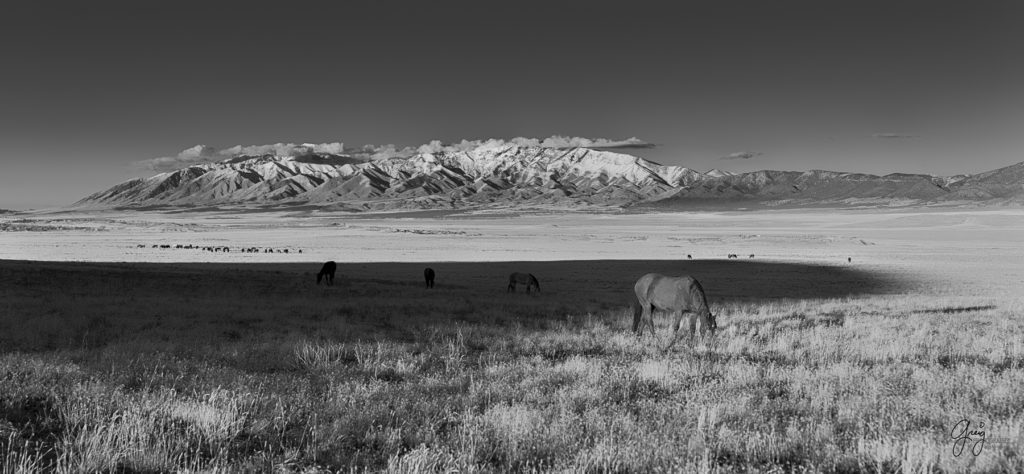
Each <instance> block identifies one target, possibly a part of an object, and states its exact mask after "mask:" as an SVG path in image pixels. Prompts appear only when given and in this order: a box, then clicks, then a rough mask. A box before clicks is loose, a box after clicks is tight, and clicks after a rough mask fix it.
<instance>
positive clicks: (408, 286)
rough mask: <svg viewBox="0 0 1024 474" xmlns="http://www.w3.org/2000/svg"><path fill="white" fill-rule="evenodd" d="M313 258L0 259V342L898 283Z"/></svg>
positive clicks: (64, 344)
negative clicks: (656, 289) (671, 282)
mask: <svg viewBox="0 0 1024 474" xmlns="http://www.w3.org/2000/svg"><path fill="white" fill-rule="evenodd" d="M322 263H323V262H309V263H287V264H272V263H254V264H204V263H173V264H159V263H82V262H31V261H0V299H2V301H4V304H5V307H6V308H7V311H4V312H3V313H0V351H4V350H52V349H57V348H90V347H98V346H104V345H106V344H108V343H110V342H114V341H120V342H125V341H132V342H133V343H142V342H145V341H150V342H158V343H173V342H175V341H181V340H183V339H185V340H188V341H189V343H195V344H199V345H206V344H218V343H236V342H242V341H247V340H249V341H251V340H253V339H254V338H257V339H260V340H286V339H288V338H289V337H296V338H308V337H322V338H330V339H335V340H351V339H390V340H405V341H411V340H416V339H417V338H418V337H422V334H423V331H429V330H431V328H436V327H450V326H451V324H452V323H465V324H483V325H491V326H496V327H505V326H510V325H516V326H520V327H527V328H533V329H539V330H543V329H545V328H548V327H551V325H552V324H558V323H559V322H562V323H564V322H565V321H566V318H567V317H573V316H576V315H586V314H598V313H603V314H609V313H610V314H615V312H619V311H622V314H623V320H622V323H621V324H622V327H623V328H625V327H627V326H628V324H629V322H628V321H626V319H627V317H626V315H625V314H626V313H625V311H624V310H625V309H626V308H627V307H628V305H629V303H630V300H631V298H632V288H633V284H634V283H635V282H636V280H637V279H638V278H639V277H640V276H642V275H644V274H645V273H649V272H657V273H663V274H666V275H691V276H693V277H695V278H697V279H698V280H699V281H700V282H701V283H702V284H703V286H704V288H705V290H706V292H707V296H708V299H709V300H710V301H709V302H710V303H711V305H712V306H714V305H717V304H723V303H730V302H755V303H756V302H758V301H769V300H778V299H822V298H839V297H848V296H859V295H873V294H892V293H899V292H901V291H904V290H905V289H906V288H907V286H906V285H905V284H904V282H901V281H900V280H898V279H896V278H894V277H892V276H889V275H882V274H874V273H870V272H867V271H863V270H860V269H858V268H856V267H853V266H847V265H811V264H801V263H783V262H768V261H725V260H710V261H692V260H685V261H678V260H580V261H549V262H468V263H466V262H431V263H388V262H383V263H339V264H338V270H337V275H336V279H335V285H334V286H324V285H320V286H317V285H316V273H317V272H318V271H319V269H320V266H321V264H322ZM427 266H430V267H431V268H433V269H434V270H435V271H436V272H437V277H436V286H435V288H433V289H426V288H424V281H423V269H424V267H427ZM517 271H518V272H528V273H532V274H534V275H536V276H537V278H538V279H539V281H540V288H541V293H539V294H538V293H536V292H534V293H531V294H529V295H527V294H525V293H523V288H522V287H520V288H519V289H518V292H517V293H515V294H509V293H507V292H506V288H507V285H508V275H509V274H510V273H512V272H517ZM257 362H258V363H261V364H262V363H271V364H272V363H273V361H257ZM254 363H256V362H254Z"/></svg>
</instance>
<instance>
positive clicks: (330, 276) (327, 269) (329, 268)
mask: <svg viewBox="0 0 1024 474" xmlns="http://www.w3.org/2000/svg"><path fill="white" fill-rule="evenodd" d="M337 269H338V265H337V264H336V263H334V261H333V260H332V261H329V262H327V263H325V264H324V266H322V267H320V273H317V274H316V284H317V285H319V284H320V280H323V279H324V277H326V280H327V281H326V282H325V283H327V284H328V285H333V284H334V272H335V270H337Z"/></svg>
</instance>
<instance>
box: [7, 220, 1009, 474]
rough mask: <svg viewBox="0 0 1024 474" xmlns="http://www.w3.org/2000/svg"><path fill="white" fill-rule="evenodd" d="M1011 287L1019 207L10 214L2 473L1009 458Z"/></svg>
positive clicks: (952, 463)
mask: <svg viewBox="0 0 1024 474" xmlns="http://www.w3.org/2000/svg"><path fill="white" fill-rule="evenodd" d="M164 245H166V246H170V248H161V246H164ZM178 245H182V246H192V247H198V248H175V247H177V246H178ZM203 247H228V248H230V252H210V251H206V250H202V248H203ZM243 248H257V249H260V250H261V251H257V252H241V251H239V250H240V249H243ZM266 249H273V250H274V252H273V253H268V252H267V251H265V250H266ZM284 250H288V252H287V253H285V252H284ZM300 251H301V253H300ZM729 254H736V255H737V256H738V257H739V258H727V255H729ZM751 255H752V257H751ZM327 260H333V261H336V262H337V263H338V274H337V279H336V281H335V282H334V285H332V286H327V285H317V284H316V281H315V280H316V279H315V275H316V273H317V271H318V270H319V268H320V265H321V264H322V263H323V262H324V261H327ZM426 266H430V267H432V268H434V269H435V270H436V271H437V284H436V287H435V288H433V289H426V288H424V285H423V280H422V272H423V268H424V267H426ZM513 271H524V272H530V273H534V274H535V275H536V276H537V278H538V279H539V280H540V283H541V290H542V291H541V292H539V293H531V294H525V293H522V291H520V292H517V293H513V294H510V293H508V292H507V291H506V284H507V278H508V274H509V273H510V272H513ZM648 272H660V273H665V274H672V275H691V276H694V277H695V278H697V279H698V280H700V281H701V282H702V283H703V285H704V288H705V290H706V292H707V296H708V299H709V302H710V305H711V308H712V311H713V312H714V313H715V314H716V315H717V319H718V325H719V330H718V332H717V333H716V334H715V336H714V337H713V338H706V339H695V340H693V341H684V342H685V343H680V344H678V345H677V346H675V347H673V348H672V349H671V350H669V351H662V350H660V349H659V347H658V342H659V341H658V340H657V339H656V338H652V337H651V336H645V337H641V338H637V337H636V336H634V335H633V334H632V333H631V331H630V329H631V325H632V317H633V316H632V310H631V309H630V300H631V297H632V296H631V291H632V284H633V282H635V281H636V279H637V278H639V277H640V276H641V275H643V274H645V273H648ZM1022 283H1024V210H1021V209H1017V208H984V207H982V208H968V209H965V208H959V207H943V208H912V209H906V208H880V209H803V210H777V211H776V210H758V211H729V212H673V213H642V212H611V211H605V212H573V211H567V210H558V209H550V210H540V209H537V210H532V211H501V210H495V211H490V212H485V211H476V212H443V213H442V212H418V213H417V212H409V213H380V214H338V213H322V212H319V211H317V210H315V209H303V208H295V209H291V210H260V209H250V210H246V211H240V210H237V209H236V210H217V209H206V210H192V211H170V210H163V211H160V210H152V211H126V212H113V211H102V212H101V211H96V212H76V213H64V212H36V213H24V214H8V215H4V216H0V456H2V458H0V459H2V462H0V472H3V473H7V472H35V471H39V470H47V471H56V472H245V471H248V472H252V471H257V472H261V471H279V472H339V471H344V472H349V471H360V472H361V471H375V472H376V471H389V472H507V471H519V472H522V471H527V472H528V471H541V472H550V471H557V472H764V471H773V472H1020V471H1022V470H1024V461H1022V454H1024V453H1022V450H1024V368H1022V362H1024V295H1022V293H1021V287H1022ZM667 319H668V318H666V317H663V316H659V317H657V318H656V323H658V330H659V331H661V333H662V334H666V332H667V331H668V328H667ZM964 423H967V424H968V425H969V429H963V428H965V426H966V425H965V424H964Z"/></svg>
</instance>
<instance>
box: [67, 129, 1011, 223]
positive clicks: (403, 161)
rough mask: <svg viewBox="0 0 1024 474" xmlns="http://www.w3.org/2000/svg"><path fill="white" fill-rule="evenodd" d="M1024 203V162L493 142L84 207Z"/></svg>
mask: <svg viewBox="0 0 1024 474" xmlns="http://www.w3.org/2000/svg"><path fill="white" fill-rule="evenodd" d="M950 202H974V203H978V202H984V203H992V204H1020V203H1024V162H1022V163H1018V164H1015V165H1010V166H1007V167H1003V168H1000V169H997V170H992V171H987V172H983V173H979V174H975V175H958V176H952V177H940V176H933V175H925V174H912V173H890V174H887V175H884V176H877V175H872V174H867V173H848V172H837V171H828V170H809V171H774V170H760V171H753V172H747V173H731V172H725V171H721V170H717V169H714V170H710V171H708V172H707V173H701V172H698V171H696V170H693V169H690V168H686V167H683V166H666V165H661V164H658V163H655V162H652V161H648V160H645V159H643V158H639V157H636V156H633V155H629V154H625V153H617V152H612V151H608V150H599V149H593V148H585V147H572V148H553V147H540V146H528V145H521V144H517V143H509V142H500V141H499V142H488V143H484V144H481V145H479V146H476V147H475V148H471V149H442V150H437V151H428V152H420V153H417V154H415V155H412V156H409V157H390V158H384V159H378V160H363V159H358V158H354V157H351V156H348V155H343V154H332V153H317V152H311V153H306V154H301V155H297V156H279V155H276V154H273V153H267V154H260V155H244V154H241V155H238V156H232V157H229V158H227V159H224V160H222V161H217V162H207V163H201V164H191V165H188V166H183V167H181V168H179V169H176V170H173V171H167V172H164V173H159V174H157V175H155V176H152V177H150V178H136V179H132V180H129V181H126V182H123V183H120V184H117V185H115V186H113V187H111V188H109V189H106V190H104V191H100V192H97V193H94V194H92V195H89V196H87V197H85V198H83V199H82V200H80V201H78V202H76V203H75V204H73V205H72V207H77V208H97V207H99V208H102V207H121V208H141V207H148V206H179V207H198V206H202V207H206V206H234V205H238V206H247V205H261V206H268V205H270V206H272V205H294V204H310V205H318V206H332V207H338V206H341V207H343V208H347V209H352V210H389V209H453V208H473V207H503V206H517V205H556V206H562V207H589V206H602V207H634V206H640V207H653V208H661V209H664V208H676V207H678V208H686V207H692V206H694V205H704V204H707V203H716V205H728V204H730V203H753V204H756V205H759V206H768V207H790V206H808V205H814V206H820V205H834V206H866V205H876V206H877V205H884V206H893V205H933V204H944V203H950Z"/></svg>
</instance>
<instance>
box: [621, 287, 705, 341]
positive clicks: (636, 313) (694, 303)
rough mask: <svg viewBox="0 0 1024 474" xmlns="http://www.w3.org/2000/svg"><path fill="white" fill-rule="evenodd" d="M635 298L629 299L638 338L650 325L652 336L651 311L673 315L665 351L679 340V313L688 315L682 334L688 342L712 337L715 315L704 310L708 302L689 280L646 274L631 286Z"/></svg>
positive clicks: (680, 322)
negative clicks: (685, 332) (708, 335)
mask: <svg viewBox="0 0 1024 474" xmlns="http://www.w3.org/2000/svg"><path fill="white" fill-rule="evenodd" d="M633 290H634V292H635V293H636V299H634V300H633V331H634V332H636V333H637V334H638V335H642V334H643V331H644V327H646V326H650V328H651V334H654V311H655V310H661V311H665V312H670V313H672V314H673V315H674V316H675V319H674V320H673V321H672V322H671V326H670V328H671V329H672V335H671V339H670V340H669V343H668V345H667V346H665V350H668V349H669V348H670V347H672V345H673V344H675V343H676V340H678V339H679V330H680V329H682V325H683V324H682V323H683V314H684V313H690V317H689V318H688V319H687V321H686V331H687V333H689V336H690V338H691V339H692V338H693V336H694V334H697V333H699V334H700V335H702V336H703V335H704V334H706V333H709V332H710V333H711V334H712V335H714V333H715V329H717V328H718V323H717V321H715V315H713V314H711V310H710V309H709V308H708V299H707V297H706V296H705V295H704V287H702V286H701V285H700V282H698V281H697V280H696V279H694V278H693V277H689V276H680V277H669V276H665V275H659V274H657V273H648V274H646V275H644V276H642V277H640V279H639V280H637V282H636V285H634V286H633Z"/></svg>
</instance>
